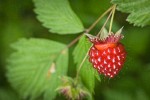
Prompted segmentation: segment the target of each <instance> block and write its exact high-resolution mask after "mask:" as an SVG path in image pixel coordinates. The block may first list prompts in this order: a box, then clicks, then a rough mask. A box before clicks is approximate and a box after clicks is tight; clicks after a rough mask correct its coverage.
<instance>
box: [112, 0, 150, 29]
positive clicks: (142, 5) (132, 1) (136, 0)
mask: <svg viewBox="0 0 150 100" xmlns="http://www.w3.org/2000/svg"><path fill="white" fill-rule="evenodd" d="M112 3H114V4H117V9H118V10H120V11H122V12H125V13H130V14H129V16H128V18H127V21H128V22H130V23H133V24H134V26H141V27H143V26H146V25H150V6H149V5H150V0H112Z"/></svg>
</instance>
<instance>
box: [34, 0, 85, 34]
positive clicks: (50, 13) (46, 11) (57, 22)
mask: <svg viewBox="0 0 150 100" xmlns="http://www.w3.org/2000/svg"><path fill="white" fill-rule="evenodd" d="M33 1H34V4H35V12H36V14H37V18H38V19H39V21H41V22H42V23H43V26H45V27H46V28H48V29H49V31H50V32H52V33H58V34H73V33H74V34H75V33H79V32H82V31H83V30H84V27H83V25H82V23H81V21H80V20H79V18H78V17H77V15H76V14H75V13H74V12H73V10H72V9H71V7H70V5H69V2H68V0H33Z"/></svg>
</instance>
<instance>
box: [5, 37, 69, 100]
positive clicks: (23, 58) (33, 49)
mask: <svg viewBox="0 0 150 100" xmlns="http://www.w3.org/2000/svg"><path fill="white" fill-rule="evenodd" d="M65 47H66V46H65V45H63V44H61V43H57V42H54V41H49V40H45V39H34V38H32V39H29V40H27V39H21V40H20V41H18V42H16V43H14V44H13V45H12V48H13V49H15V50H17V52H15V53H13V54H12V55H11V56H10V58H9V61H8V62H9V65H8V67H7V70H8V73H7V77H8V80H9V82H10V83H11V84H12V86H13V87H14V88H15V89H16V90H17V91H18V92H19V93H20V95H22V96H23V97H24V98H28V97H31V99H34V98H37V97H38V96H39V95H41V94H42V93H43V92H44V96H45V98H49V100H50V99H53V98H54V97H55V95H56V92H55V89H56V88H57V86H58V85H59V84H60V83H61V81H60V80H59V77H60V76H62V75H65V74H66V72H67V67H68V66H67V62H68V52H67V49H64V48H65ZM46 100H47V99H46Z"/></svg>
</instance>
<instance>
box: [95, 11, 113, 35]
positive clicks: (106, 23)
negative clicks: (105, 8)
mask: <svg viewBox="0 0 150 100" xmlns="http://www.w3.org/2000/svg"><path fill="white" fill-rule="evenodd" d="M112 13H113V11H111V12H110V14H109V16H108V17H107V19H106V21H105V23H104V25H103V26H102V28H101V30H100V31H99V32H98V34H97V36H98V35H100V34H101V32H102V30H103V29H104V27H105V26H106V24H107V22H108V20H109V19H110V16H111V15H112Z"/></svg>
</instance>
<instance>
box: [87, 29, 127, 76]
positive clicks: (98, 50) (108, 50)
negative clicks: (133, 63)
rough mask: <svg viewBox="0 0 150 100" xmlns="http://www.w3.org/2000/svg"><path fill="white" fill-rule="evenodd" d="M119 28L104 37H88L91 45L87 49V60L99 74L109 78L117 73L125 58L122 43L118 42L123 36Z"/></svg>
mask: <svg viewBox="0 0 150 100" xmlns="http://www.w3.org/2000/svg"><path fill="white" fill-rule="evenodd" d="M121 30H122V29H121ZM121 30H119V31H118V32H117V33H116V34H114V33H111V34H109V35H108V36H107V37H106V38H104V39H99V38H98V37H92V38H90V41H91V42H92V43H93V46H92V47H91V48H90V50H89V61H90V62H91V63H92V64H93V67H94V68H95V69H97V70H98V72H99V73H100V74H103V75H105V76H107V77H110V78H113V77H114V76H115V75H117V74H118V73H119V71H120V70H121V68H122V67H123V64H124V62H125V59H126V50H125V48H124V45H123V44H122V43H120V42H119V41H120V39H122V38H123V35H122V34H121Z"/></svg>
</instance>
